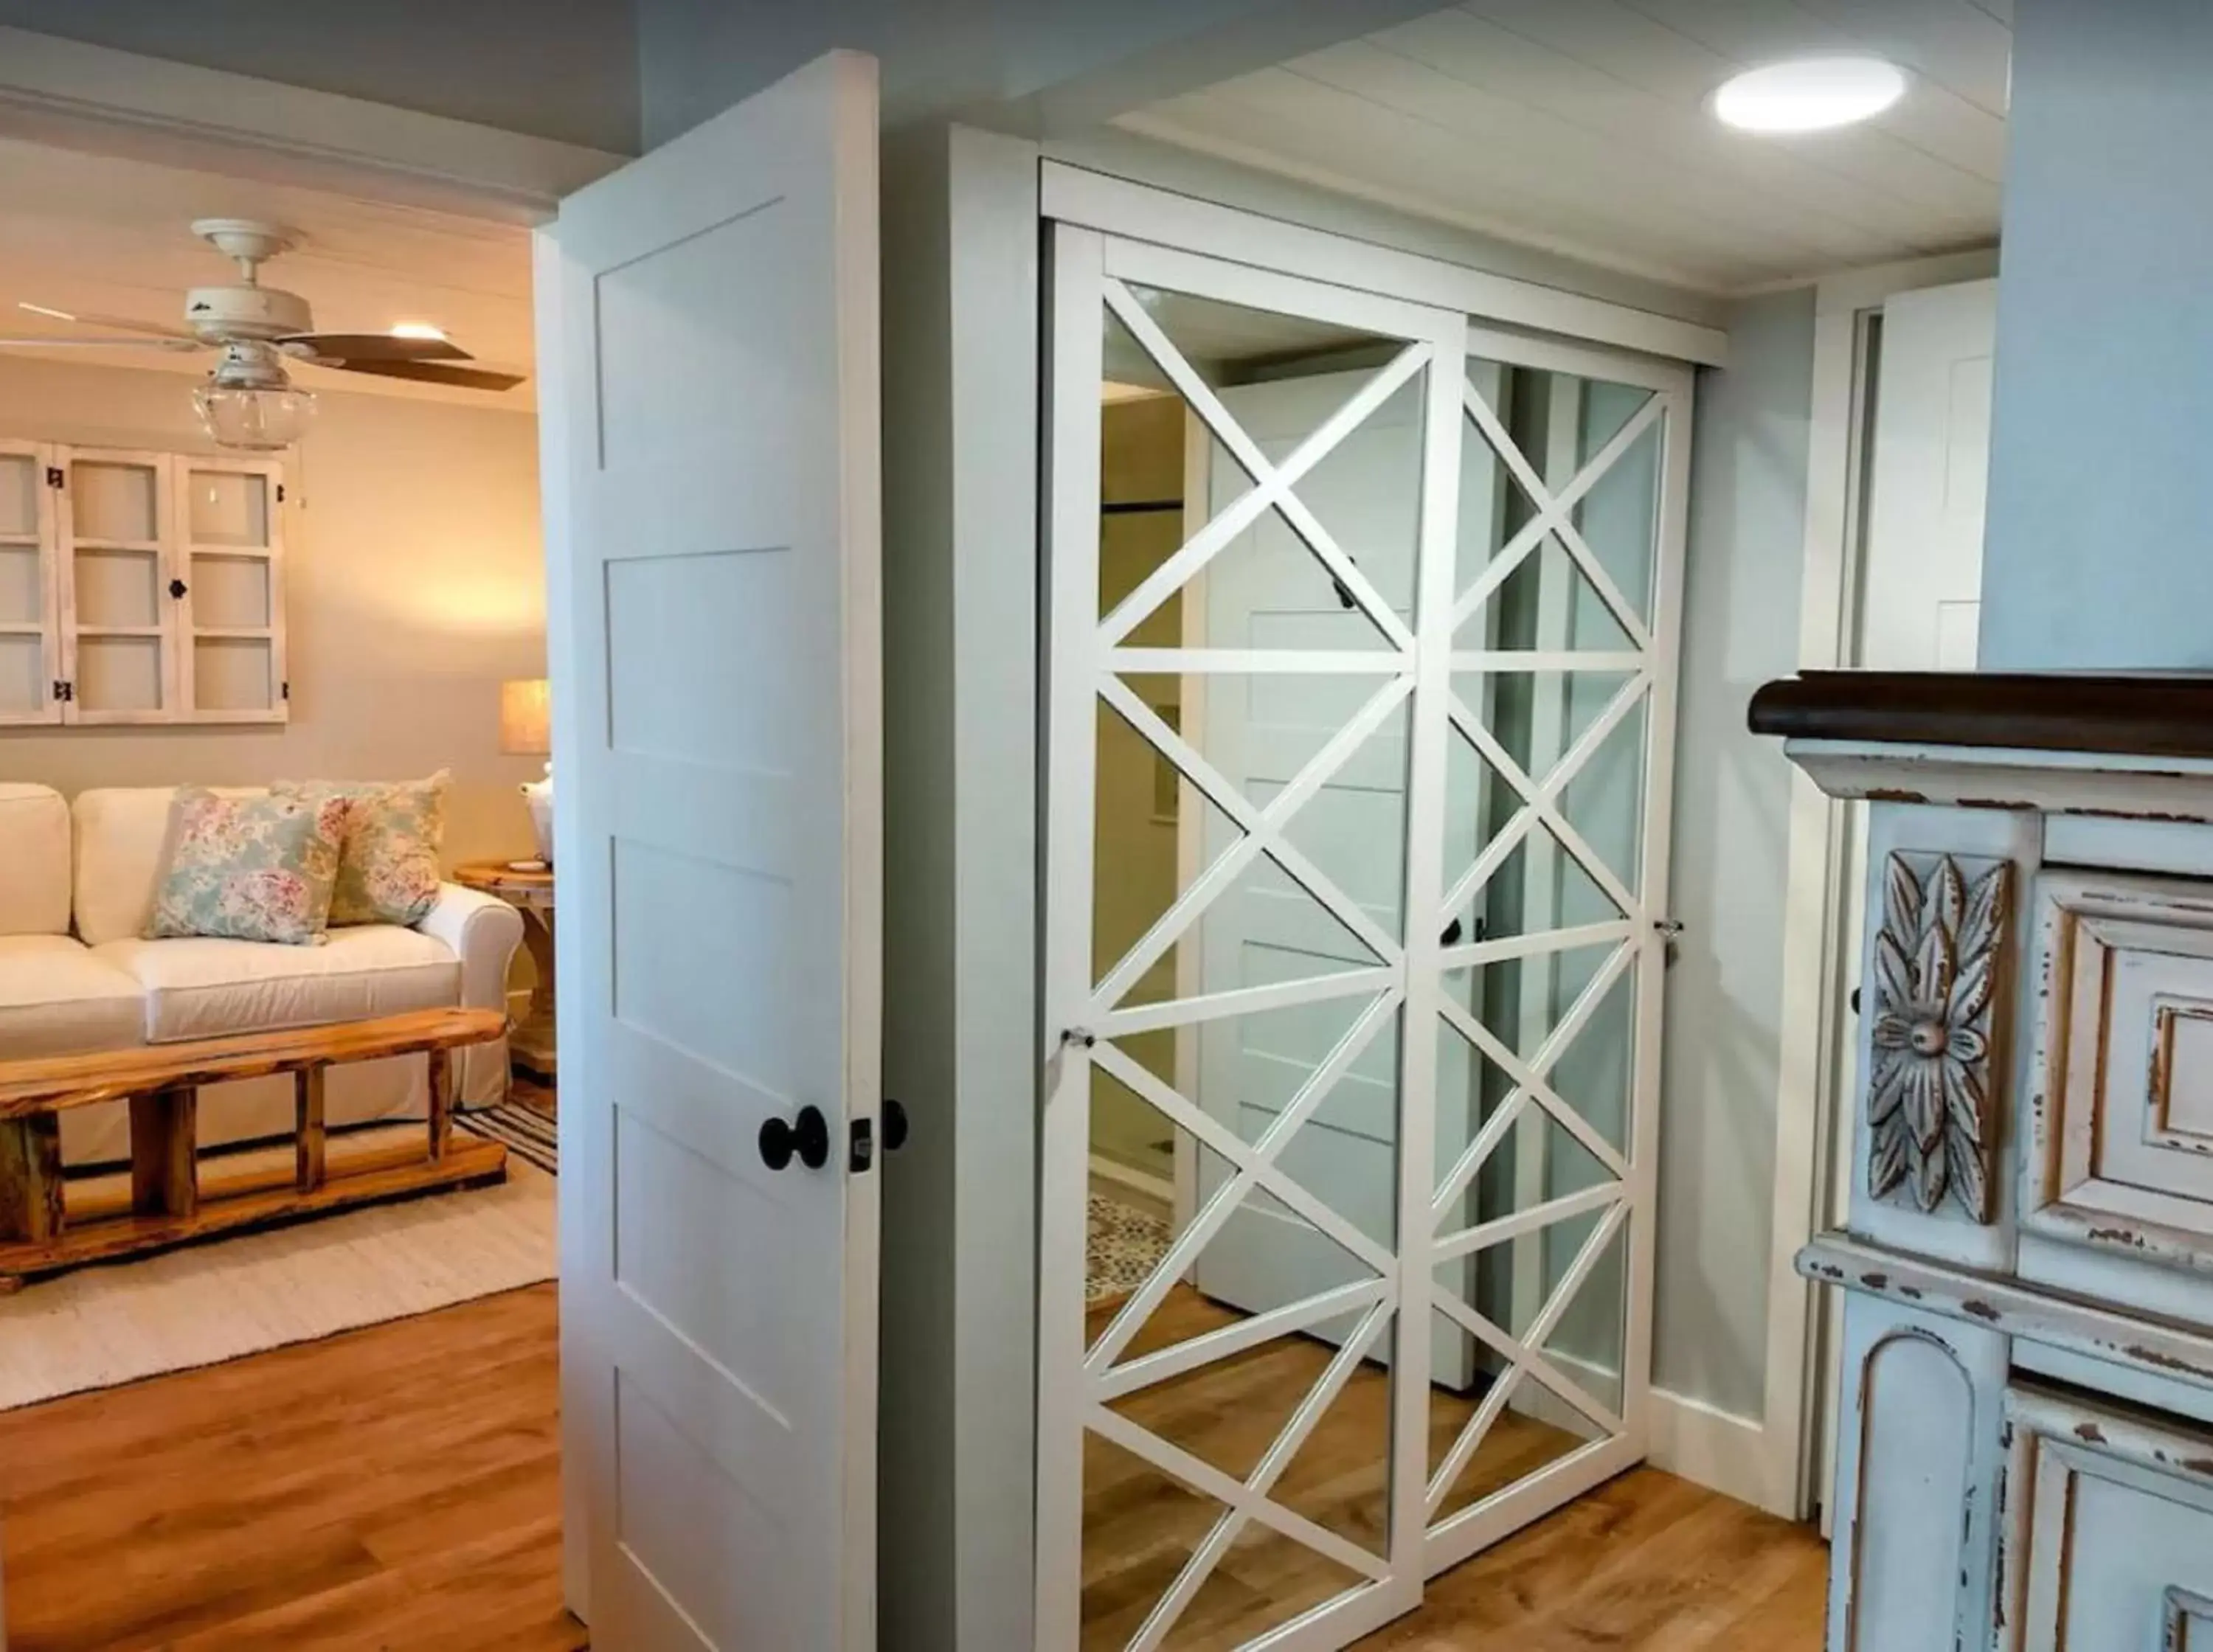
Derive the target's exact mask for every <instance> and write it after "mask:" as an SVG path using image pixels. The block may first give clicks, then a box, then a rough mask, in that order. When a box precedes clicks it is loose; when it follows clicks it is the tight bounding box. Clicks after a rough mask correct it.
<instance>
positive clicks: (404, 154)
mask: <svg viewBox="0 0 2213 1652" xmlns="http://www.w3.org/2000/svg"><path fill="white" fill-rule="evenodd" d="M0 135H5V136H9V137H25V138H29V139H31V140H33V141H34V142H39V143H53V144H58V145H60V146H62V147H64V148H70V149H87V150H91V151H93V152H94V153H99V154H106V155H127V156H131V157H132V158H135V159H138V160H145V161H158V162H162V163H163V164H165V165H168V166H183V167H191V168H199V169H201V170H204V171H210V172H221V173H226V174H233V175H236V176H244V177H253V178H260V179H265V180H267V181H269V182H271V183H283V184H293V185H297V186H302V187H304V188H310V189H342V190H344V191H345V192H349V193H352V194H355V195H358V196H363V197H364V198H369V199H372V200H382V201H389V202H393V203H394V204H400V205H408V206H418V207H427V208H431V209H435V210H442V211H448V212H460V213H466V214H468V215H470V216H477V217H489V218H498V219H503V220H505V221H507V222H509V223H521V224H537V223H544V222H546V220H547V219H549V218H551V217H552V216H553V212H554V210H555V208H556V207H557V206H558V204H559V202H560V199H561V198H562V197H563V196H564V195H566V194H569V193H570V192H573V191H575V190H577V189H580V188H582V186H584V185H586V184H588V183H590V182H591V181H592V180H594V179H596V178H600V177H602V176H604V175H605V174H607V173H610V172H612V171H613V170H614V169H615V168H617V167H619V166H620V165H622V164H623V161H624V158H625V157H623V156H621V155H609V154H607V153H605V152H603V151H601V150H599V149H585V148H582V147H581V146H580V145H577V144H573V143H557V142H555V141H553V140H552V139H550V138H542V137H527V136H525V135H523V134H521V133H519V132H510V131H502V130H500V129H498V128H497V127H491V126H480V125H474V124H472V123H471V122H468V121H465V120H449V119H446V118H445V117H443V116H441V115H429V114H421V113H417V112H415V111H413V110H410V109H399V108H394V107H391V106H390V105H388V104H382V103H372V102H369V101H366V100H364V99H361V98H352V97H344V96H340V95H338V94H335V93H331V92H316V91H310V90H308V89H307V88H303V87H298V86H288V85H285V84H283V83H282V82H277V81H269V80H260V79H257V78H255V77H254V76H250V75H234V74H230V73H228V72H225V71H223V70H215V69H201V68H198V67H195V66H193V65H192V64H178V63H170V62H168V61H167V60H165V59H163V58H148V57H141V56H139V55H138V54H137V53H135V52H117V51H113V50H111V49H110V48H108V47H106V46H88V45H85V44H83V43H82V42H81V41H77V40H60V39H58V38H56V37H54V36H52V35H49V34H34V33H33V32H31V31H29V30H27V29H19V28H5V27H0Z"/></svg>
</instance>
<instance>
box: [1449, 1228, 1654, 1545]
mask: <svg viewBox="0 0 2213 1652" xmlns="http://www.w3.org/2000/svg"><path fill="white" fill-rule="evenodd" d="M1628 1214H1629V1207H1628V1206H1627V1205H1626V1204H1614V1205H1613V1208H1612V1209H1610V1210H1607V1211H1606V1215H1605V1216H1604V1217H1603V1218H1602V1219H1601V1220H1600V1222H1599V1224H1598V1225H1597V1226H1596V1227H1595V1228H1592V1229H1591V1232H1590V1235H1589V1237H1588V1238H1587V1239H1585V1240H1584V1241H1583V1243H1582V1249H1580V1250H1579V1251H1577V1252H1576V1259H1575V1260H1574V1261H1573V1262H1572V1263H1570V1265H1569V1266H1568V1271H1566V1272H1565V1273H1564V1274H1562V1275H1561V1276H1560V1283H1559V1285H1558V1288H1557V1289H1555V1290H1554V1291H1553V1293H1552V1300H1551V1301H1548V1302H1546V1303H1545V1307H1544V1310H1543V1311H1542V1312H1541V1313H1539V1314H1538V1315H1537V1317H1536V1319H1535V1320H1534V1321H1533V1322H1532V1323H1531V1325H1530V1326H1529V1332H1528V1335H1527V1337H1526V1338H1520V1339H1516V1338H1514V1337H1512V1336H1510V1335H1509V1334H1508V1333H1507V1332H1505V1331H1504V1330H1503V1329H1502V1328H1500V1327H1499V1326H1496V1325H1494V1324H1492V1323H1491V1320H1488V1319H1486V1318H1484V1316H1483V1315H1482V1314H1478V1313H1477V1312H1476V1311H1475V1310H1474V1309H1473V1308H1470V1307H1469V1306H1468V1305H1467V1304H1466V1302H1464V1301H1461V1300H1460V1298H1459V1297H1458V1296H1457V1295H1454V1294H1453V1293H1452V1292H1451V1291H1448V1290H1446V1289H1443V1288H1442V1287H1441V1286H1433V1288H1432V1289H1431V1290H1430V1301H1431V1302H1432V1303H1433V1304H1434V1305H1435V1306H1436V1309H1437V1311H1438V1312H1439V1313H1441V1314H1444V1315H1445V1316H1446V1317H1447V1318H1448V1319H1450V1320H1452V1321H1453V1322H1454V1324H1456V1325H1458V1326H1460V1327H1461V1328H1462V1329H1463V1330H1465V1331H1466V1332H1468V1333H1469V1334H1470V1335H1471V1336H1473V1337H1475V1338H1478V1339H1479V1340H1480V1341H1482V1342H1484V1343H1486V1344H1489V1345H1490V1346H1491V1348H1492V1349H1493V1350H1496V1351H1497V1352H1498V1353H1499V1354H1502V1355H1503V1356H1505V1357H1506V1359H1507V1360H1508V1361H1509V1368H1508V1369H1507V1370H1506V1371H1504V1372H1503V1373H1502V1374H1501V1375H1499V1376H1498V1378H1497V1380H1496V1381H1494V1382H1493V1383H1492V1384H1491V1392H1490V1393H1487V1394H1485V1395H1484V1397H1483V1404H1482V1405H1481V1406H1480V1407H1479V1408H1478V1410H1477V1411H1476V1414H1475V1415H1474V1416H1473V1417H1470V1418H1469V1419H1468V1422H1467V1425H1466V1427H1465V1428H1464V1429H1461V1430H1460V1437H1459V1438H1458V1439H1456V1440H1454V1442H1453V1446H1452V1449H1451V1450H1450V1451H1448V1452H1447V1453H1446V1454H1445V1456H1444V1460H1443V1461H1442V1462H1441V1463H1439V1464H1438V1465H1437V1469H1436V1473H1435V1474H1433V1475H1431V1476H1430V1484H1429V1490H1428V1495H1427V1503H1426V1508H1427V1514H1428V1516H1429V1518H1430V1519H1431V1520H1434V1519H1436V1513H1437V1510H1438V1509H1440V1508H1442V1506H1443V1504H1444V1500H1445V1498H1446V1497H1447V1496H1448V1494H1449V1493H1450V1492H1451V1490H1452V1488H1453V1483H1454V1481H1456V1480H1458V1479H1459V1478H1460V1474H1461V1472H1462V1471H1463V1470H1465V1469H1466V1467H1467V1465H1468V1462H1469V1460H1471V1459H1472V1458H1473V1457H1474V1455H1475V1454H1476V1453H1477V1452H1478V1450H1480V1449H1481V1448H1482V1446H1483V1442H1484V1439H1485V1438H1486V1437H1487V1436H1489V1435H1490V1432H1491V1425H1492V1424H1493V1423H1496V1422H1497V1420H1498V1415H1499V1413H1500V1412H1501V1411H1504V1410H1505V1409H1506V1402H1507V1399H1509V1396H1510V1394H1511V1393H1512V1390H1513V1388H1514V1387H1515V1385H1516V1384H1518V1383H1519V1382H1521V1380H1522V1379H1523V1378H1524V1377H1525V1376H1528V1377H1533V1378H1535V1379H1536V1381H1539V1382H1541V1383H1542V1384H1544V1386H1545V1387H1547V1388H1550V1389H1551V1390H1552V1392H1553V1393H1556V1394H1558V1396H1559V1397H1560V1398H1561V1399H1564V1400H1565V1401H1566V1402H1567V1403H1568V1404H1569V1405H1572V1406H1574V1407H1575V1408H1576V1410H1577V1411H1581V1412H1582V1414H1583V1415H1584V1416H1585V1417H1588V1418H1589V1419H1590V1420H1591V1422H1592V1423H1594V1424H1595V1425H1596V1426H1597V1427H1598V1428H1599V1429H1600V1430H1602V1431H1603V1432H1604V1433H1606V1434H1608V1435H1615V1434H1619V1433H1620V1432H1621V1430H1622V1419H1621V1417H1619V1416H1617V1415H1616V1414H1615V1413H1614V1411H1613V1410H1612V1409H1611V1408H1610V1407H1608V1406H1606V1405H1601V1404H1600V1403H1599V1401H1598V1400H1596V1399H1594V1398H1592V1396H1591V1395H1590V1394H1589V1393H1586V1392H1585V1391H1584V1389H1583V1387H1582V1385H1581V1384H1580V1383H1577V1382H1576V1381H1573V1380H1571V1379H1570V1378H1569V1377H1567V1376H1566V1375H1564V1374H1562V1372H1561V1371H1560V1370H1559V1369H1558V1367H1557V1366H1555V1365H1553V1364H1552V1362H1551V1361H1550V1360H1548V1359H1546V1358H1545V1356H1544V1352H1543V1348H1544V1343H1545V1338H1547V1337H1549V1336H1551V1335H1552V1332H1553V1331H1554V1330H1555V1329H1556V1328H1557V1327H1558V1325H1559V1322H1560V1320H1561V1319H1562V1318H1563V1317H1564V1315H1565V1314H1566V1313H1567V1311H1568V1308H1569V1306H1570V1304H1571V1303H1572V1302H1573V1301H1575V1298H1576V1293H1577V1292H1578V1291H1580V1290H1581V1289H1582V1286H1583V1282H1584V1281H1585V1280H1586V1279H1588V1277H1590V1274H1591V1271H1592V1270H1593V1269H1594V1268H1595V1267H1596V1266H1597V1265H1598V1260H1599V1258H1600V1256H1601V1255H1603V1254H1604V1253H1605V1250H1606V1245H1607V1244H1608V1243H1609V1242H1610V1241H1612V1240H1613V1235H1614V1234H1616V1233H1617V1232H1619V1229H1620V1228H1621V1224H1622V1222H1623V1221H1624V1220H1625V1218H1626V1217H1627V1216H1628Z"/></svg>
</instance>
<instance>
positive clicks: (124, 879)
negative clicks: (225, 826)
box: [71, 786, 177, 947]
mask: <svg viewBox="0 0 2213 1652" xmlns="http://www.w3.org/2000/svg"><path fill="white" fill-rule="evenodd" d="M176 790H177V789H176V788H175V787H174V786H132V787H127V788H125V787H108V788H96V789H93V790H91V791H81V792H79V793H78V794H77V795H76V805H75V807H74V808H73V809H72V810H71V813H72V814H73V816H74V818H75V821H76V932H77V936H78V937H79V938H80V939H81V940H82V941H83V942H84V943H85V944H86V945H87V946H88V947H96V946H99V945H100V944H101V942H107V941H121V940H123V939H125V937H135V936H142V935H143V934H145V933H146V920H147V919H148V918H149V917H152V916H153V913H154V886H155V883H157V882H158V881H160V880H161V875H162V841H163V839H164V838H166V837H167V836H168V830H169V800H170V799H171V798H172V797H174V796H176Z"/></svg>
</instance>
